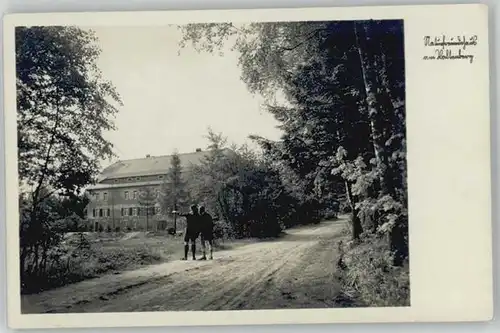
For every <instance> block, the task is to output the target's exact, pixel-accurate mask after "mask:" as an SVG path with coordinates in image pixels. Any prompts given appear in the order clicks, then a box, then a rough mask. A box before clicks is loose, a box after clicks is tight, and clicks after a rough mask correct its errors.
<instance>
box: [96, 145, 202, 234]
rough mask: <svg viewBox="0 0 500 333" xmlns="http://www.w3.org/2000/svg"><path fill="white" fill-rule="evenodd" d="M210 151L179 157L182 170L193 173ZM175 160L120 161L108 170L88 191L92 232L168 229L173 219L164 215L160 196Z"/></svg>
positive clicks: (166, 214) (165, 157) (104, 171)
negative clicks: (191, 169) (192, 170)
mask: <svg viewBox="0 0 500 333" xmlns="http://www.w3.org/2000/svg"><path fill="white" fill-rule="evenodd" d="M207 154H208V152H207V151H202V150H201V149H196V151H195V152H193V153H188V154H179V158H180V162H181V167H182V170H183V171H184V172H185V171H186V170H189V168H190V167H191V166H192V165H196V164H198V163H200V161H201V160H202V159H203V158H204V157H205V156H207ZM171 163H172V156H171V155H168V156H150V155H147V156H146V157H145V158H139V159H132V160H124V161H118V162H116V163H114V164H112V165H110V166H109V167H107V168H105V169H104V170H103V171H102V173H101V174H100V176H99V178H98V181H97V183H96V184H94V185H92V186H90V187H89V188H88V189H87V193H88V194H89V197H90V203H89V204H88V206H87V217H88V222H89V229H90V230H94V231H99V230H113V231H115V230H129V231H130V230H146V229H147V230H158V229H165V228H166V227H167V223H168V221H169V219H171V216H170V215H169V214H168V212H162V210H161V209H160V204H159V203H158V200H157V199H156V198H158V196H159V195H160V193H161V192H160V191H161V190H162V185H163V184H164V183H165V180H166V176H167V173H168V170H169V169H170V167H171V165H172V164H171Z"/></svg>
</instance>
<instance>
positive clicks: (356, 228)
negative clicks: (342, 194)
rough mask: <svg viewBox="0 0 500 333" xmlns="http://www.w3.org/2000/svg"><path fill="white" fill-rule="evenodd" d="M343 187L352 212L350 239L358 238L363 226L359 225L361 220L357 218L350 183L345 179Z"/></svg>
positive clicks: (357, 212) (357, 213) (357, 211)
mask: <svg viewBox="0 0 500 333" xmlns="http://www.w3.org/2000/svg"><path fill="white" fill-rule="evenodd" d="M345 189H346V194H347V202H349V206H350V207H351V212H352V239H353V240H358V239H359V237H360V236H361V234H362V233H363V226H362V225H361V220H360V218H359V210H358V209H357V208H356V202H355V199H354V196H353V194H352V190H351V185H350V184H349V182H348V181H347V180H346V181H345Z"/></svg>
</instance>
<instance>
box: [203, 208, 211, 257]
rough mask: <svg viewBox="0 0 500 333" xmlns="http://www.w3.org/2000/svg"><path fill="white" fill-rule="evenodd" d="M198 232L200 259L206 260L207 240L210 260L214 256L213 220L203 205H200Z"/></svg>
mask: <svg viewBox="0 0 500 333" xmlns="http://www.w3.org/2000/svg"><path fill="white" fill-rule="evenodd" d="M200 233H201V247H202V249H203V257H201V258H200V260H207V248H206V243H207V242H208V246H209V250H210V260H212V259H213V258H214V257H213V248H214V221H213V219H212V216H210V214H208V213H207V212H206V211H205V207H203V206H201V207H200Z"/></svg>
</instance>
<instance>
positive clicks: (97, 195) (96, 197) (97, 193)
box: [95, 192, 99, 201]
mask: <svg viewBox="0 0 500 333" xmlns="http://www.w3.org/2000/svg"><path fill="white" fill-rule="evenodd" d="M95 199H96V200H97V201H99V192H96V194H95Z"/></svg>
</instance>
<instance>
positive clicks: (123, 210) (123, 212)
mask: <svg viewBox="0 0 500 333" xmlns="http://www.w3.org/2000/svg"><path fill="white" fill-rule="evenodd" d="M121 212H122V216H125V209H124V208H122V209H121Z"/></svg>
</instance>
